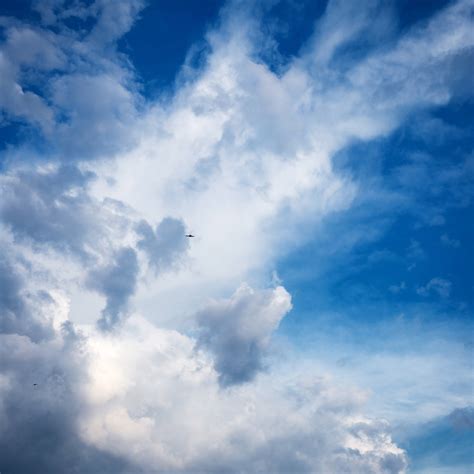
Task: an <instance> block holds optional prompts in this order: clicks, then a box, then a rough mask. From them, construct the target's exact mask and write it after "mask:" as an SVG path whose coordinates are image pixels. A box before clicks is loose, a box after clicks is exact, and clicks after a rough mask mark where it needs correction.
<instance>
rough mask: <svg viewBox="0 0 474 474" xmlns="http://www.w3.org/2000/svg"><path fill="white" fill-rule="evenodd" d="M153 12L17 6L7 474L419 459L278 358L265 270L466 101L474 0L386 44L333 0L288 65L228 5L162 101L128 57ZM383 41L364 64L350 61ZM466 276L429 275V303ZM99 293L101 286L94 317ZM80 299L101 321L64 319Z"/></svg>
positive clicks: (391, 468)
mask: <svg viewBox="0 0 474 474" xmlns="http://www.w3.org/2000/svg"><path fill="white" fill-rule="evenodd" d="M142 6H143V2H141V1H134V0H126V1H123V2H120V5H119V6H117V2H113V1H111V0H96V1H94V2H92V3H91V2H73V3H68V2H63V1H61V0H51V1H47V2H36V3H35V8H36V11H37V12H39V14H40V18H41V20H40V22H39V24H37V25H32V24H29V23H27V22H21V21H18V20H14V19H11V18H2V19H1V26H2V28H3V30H4V35H3V36H2V40H1V44H0V73H1V74H2V77H4V78H5V81H3V82H2V85H1V86H0V107H1V108H2V120H3V121H5V122H9V121H17V120H19V121H21V122H22V123H23V124H25V126H27V127H29V130H34V131H35V132H36V133H37V134H38V135H39V136H40V137H41V140H40V141H41V147H38V149H37V150H36V149H35V147H34V146H33V144H30V143H23V144H20V145H19V146H18V147H10V148H9V149H8V150H6V151H5V152H4V157H5V159H4V161H2V163H5V169H3V168H2V174H1V175H0V191H1V193H2V200H1V202H0V218H1V226H0V243H1V244H2V245H3V247H2V248H4V249H6V250H5V251H3V250H2V254H1V256H0V356H1V357H0V421H1V423H0V471H2V472H3V471H6V472H10V471H11V472H28V471H31V470H34V469H36V470H38V469H39V470H40V471H42V472H68V470H69V471H70V472H124V473H125V472H141V471H143V472H147V470H150V467H152V469H154V470H161V471H169V472H190V471H198V472H199V471H200V472H223V471H225V472H236V473H237V472H281V473H284V472H308V473H310V472H347V473H354V474H355V473H361V472H364V473H373V474H385V473H390V474H392V473H393V474H395V473H403V472H405V471H406V467H407V459H406V454H405V452H404V451H403V450H402V449H400V448H399V447H397V446H396V444H395V443H394V442H393V441H392V438H391V436H390V434H389V432H390V427H389V425H388V424H387V423H386V422H384V421H381V420H379V419H376V417H374V418H371V417H368V416H365V415H364V411H365V408H364V401H365V396H364V395H363V394H362V393H361V392H360V391H358V390H357V389H355V388H354V389H347V387H341V386H340V385H338V384H337V381H334V380H331V379H330V378H329V377H323V376H315V375H314V374H315V373H318V369H317V368H314V369H313V368H311V370H310V371H308V372H304V373H293V372H291V371H288V370H285V369H284V368H282V367H278V366H276V367H271V366H269V365H268V364H267V361H268V360H270V358H268V359H267V355H269V353H271V351H272V350H274V348H272V345H271V343H270V340H271V336H272V334H273V333H274V332H275V331H277V329H278V326H279V324H280V322H281V321H282V319H283V318H284V317H285V315H286V314H287V313H288V312H289V310H290V309H291V296H290V294H289V293H288V291H287V290H286V289H285V288H284V287H283V286H277V287H276V288H267V286H268V283H267V282H265V278H264V277H263V276H262V275H264V274H268V273H269V270H273V265H274V262H275V260H276V258H277V257H281V256H283V255H285V254H286V253H287V252H289V251H290V250H291V249H295V248H298V246H300V245H301V244H303V243H304V242H305V241H307V239H308V238H310V236H311V233H312V232H313V230H314V229H315V228H316V227H317V225H319V224H320V223H321V222H322V221H323V220H324V219H325V218H327V217H328V216H331V215H334V214H336V213H338V212H339V211H341V210H347V209H348V208H349V207H350V206H351V204H352V203H353V201H354V198H355V196H357V193H358V191H359V190H358V183H356V182H355V181H354V180H353V179H352V178H351V177H350V176H347V175H344V174H341V173H339V172H338V170H337V169H336V168H335V167H334V163H333V158H334V156H335V155H336V154H337V153H338V152H340V151H341V150H343V149H344V148H345V147H347V146H348V145H350V144H351V143H353V142H354V141H368V140H371V139H376V138H379V137H382V136H384V135H386V134H388V133H389V132H391V131H393V130H395V129H396V128H397V127H398V126H399V125H400V124H401V123H402V121H403V120H404V119H405V118H406V117H407V116H408V115H409V114H410V113H411V112H413V111H417V110H420V109H423V108H426V107H432V106H439V105H443V104H447V103H448V102H449V100H450V98H451V97H453V96H454V95H455V94H456V93H458V86H459V83H460V82H465V81H466V77H467V73H466V71H465V68H464V67H461V66H460V65H459V64H460V62H459V59H460V58H461V59H463V58H465V57H466V56H467V55H468V54H469V51H471V50H472V48H473V46H474V40H473V37H472V34H471V31H472V16H470V11H471V9H472V2H469V1H463V0H461V1H458V2H454V3H452V4H449V5H448V7H447V8H445V9H444V10H442V11H440V12H439V14H437V15H436V16H435V17H433V18H431V19H429V20H428V21H426V22H424V23H423V24H420V25H415V27H413V28H412V29H409V30H408V31H406V32H403V34H401V36H400V37H397V38H391V40H390V41H389V42H388V43H387V45H386V47H384V48H379V47H377V41H376V39H377V38H381V37H385V36H384V35H386V34H387V35H389V34H390V31H388V33H387V32H386V28H385V27H387V26H390V17H389V15H388V14H385V13H384V12H383V11H382V10H383V9H381V7H380V4H379V3H377V2H367V3H364V5H362V6H361V7H360V8H357V9H354V8H353V7H348V6H347V4H346V3H344V2H338V1H333V2H330V4H329V5H328V8H327V10H326V13H325V14H324V15H323V16H322V17H321V18H320V19H319V21H318V22H317V24H316V27H315V32H314V36H313V37H312V38H311V39H310V40H309V41H308V43H307V44H306V45H305V47H304V48H302V50H301V52H300V53H299V54H298V55H296V56H295V57H293V58H291V59H290V60H288V62H287V63H286V64H285V65H284V67H281V68H273V67H272V66H273V65H272V64H266V63H265V62H264V61H263V60H262V58H263V57H266V56H265V54H264V53H265V51H264V50H265V48H267V47H268V44H269V43H271V41H268V42H266V41H264V42H260V41H256V40H255V38H262V37H263V36H264V34H265V32H264V31H262V28H261V26H260V24H259V21H258V19H255V18H250V17H249V10H248V9H245V8H244V9H241V4H240V2H235V3H231V4H230V5H229V6H228V7H227V8H226V9H225V10H224V11H223V12H222V14H221V18H220V24H219V26H218V27H217V29H215V30H213V31H210V32H209V33H208V34H207V37H206V41H207V43H208V44H207V46H208V50H207V53H206V57H205V60H203V61H200V62H199V64H200V66H199V67H198V68H197V69H194V70H193V69H192V68H190V66H189V64H191V63H192V57H191V56H192V54H190V58H189V64H187V65H186V67H185V68H184V69H183V72H182V74H181V76H180V77H179V79H178V81H177V83H176V85H175V91H174V92H173V94H170V97H167V98H166V100H165V99H162V98H160V100H152V99H147V98H145V97H144V96H142V95H141V93H140V90H141V89H140V83H139V81H138V79H137V77H136V73H135V71H134V70H133V66H132V65H131V64H130V62H129V60H128V59H127V58H126V57H125V55H124V54H122V53H120V52H119V51H118V46H117V41H118V39H119V38H121V37H122V36H123V35H124V34H125V33H126V32H127V31H128V30H129V29H130V28H131V26H132V25H133V23H134V21H135V20H136V19H137V15H138V14H139V12H140V9H141V8H142ZM243 19H244V20H247V21H242V20H243ZM71 23H78V24H80V25H82V26H81V27H80V28H78V29H77V30H75V29H73V28H70V27H69V26H68V25H69V24H71ZM387 30H389V28H387ZM367 31H370V33H371V35H372V36H371V37H373V38H374V39H373V40H371V41H369V44H368V46H367V51H366V54H364V55H362V56H360V57H356V58H355V59H353V60H351V61H349V60H347V58H345V56H344V49H345V48H346V47H347V46H350V45H352V46H354V47H356V46H357V44H358V41H360V38H361V36H362V35H363V34H365V32H367ZM356 49H357V48H356ZM262 50H263V51H262ZM461 62H462V61H461ZM275 69H276V70H277V72H276V71H275ZM453 71H454V72H455V74H452V73H453ZM454 76H456V80H454V79H453V77H454ZM46 83H47V84H48V86H47V87H46V86H45V84H46ZM32 149H33V150H34V151H32ZM24 157H26V158H24ZM28 158H30V160H28ZM25 163H26V164H25ZM470 167H471V164H470V162H469V161H466V162H465V163H464V164H463V165H462V166H456V167H454V168H453V169H450V170H449V172H447V173H446V174H445V175H441V176H439V181H438V183H440V185H443V183H444V184H446V183H452V179H453V175H456V176H460V175H462V176H464V174H463V173H465V172H466V170H467V172H466V176H467V175H468V172H470V171H469V170H470V169H471V168H470ZM397 172H398V174H397V176H395V178H394V179H397V178H398V179H400V181H403V182H404V183H405V184H406V186H407V188H409V187H410V185H413V183H414V182H418V179H414V178H413V177H414V176H415V175H417V173H421V174H423V173H424V172H425V169H424V167H423V165H422V164H419V163H418V164H413V163H412V164H411V166H410V167H405V168H400V169H398V170H397ZM418 176H419V175H418ZM469 176H470V175H469ZM466 181H467V179H466ZM466 188H467V185H466ZM439 222H440V221H439ZM443 222H444V221H443ZM150 223H158V224H157V225H156V227H155V228H153V226H152V225H151V224H150ZM184 223H186V226H191V227H190V228H191V229H192V230H193V232H196V234H197V235H199V236H200V238H199V239H195V241H193V245H189V242H188V241H187V240H186V238H185V229H186V227H185V224H184ZM301 229H304V230H305V231H304V232H301ZM201 236H202V237H201ZM338 237H339V236H338ZM348 241H350V238H347V239H345V236H342V237H340V239H339V240H338V244H339V245H346V244H347V242H348ZM413 243H414V244H413V245H412V247H413V248H411V249H410V252H411V253H412V255H411V256H412V257H413V258H421V257H423V255H424V254H423V253H422V250H421V247H420V244H417V245H415V243H417V241H415V240H413ZM349 245H350V244H349ZM185 254H186V258H187V260H186V262H187V264H186V265H181V262H182V259H183V258H184V256H185ZM144 256H146V260H147V261H148V265H149V267H151V268H153V269H154V270H155V271H154V272H153V273H154V274H153V275H152V277H151V278H149V279H147V278H142V277H143V276H144V275H145V274H146V271H145V270H146V265H143V264H144ZM51 262H53V263H51ZM188 263H189V265H188ZM63 267H64V268H63ZM144 267H145V268H144ZM168 270H173V271H168ZM243 281H251V282H252V286H253V287H255V288H256V289H252V288H251V287H250V286H248V285H245V284H242V282H243ZM84 283H85V284H84ZM71 288H73V289H74V291H76V292H78V293H79V296H78V297H77V296H74V295H73V293H74V291H71ZM235 288H237V290H235ZM404 288H405V284H404V283H402V284H400V285H399V286H393V287H392V290H393V292H394V293H400V292H401V290H403V289H404ZM450 289H451V284H450V282H448V281H447V280H443V279H440V278H436V279H433V280H431V281H430V282H428V283H427V285H426V286H424V287H421V288H420V289H419V293H420V294H421V295H426V294H428V293H430V292H436V293H438V294H439V295H440V296H441V297H448V296H449V293H450ZM88 290H92V291H95V292H97V293H99V294H100V295H101V296H102V297H103V298H105V307H104V308H102V311H101V312H100V309H99V310H97V314H95V312H94V311H95V309H94V308H93V309H90V308H89V307H87V306H86V305H85V304H83V301H82V296H83V295H87V292H88ZM234 290H235V292H234ZM229 295H231V296H230V297H229ZM209 298H212V299H211V302H210V303H209ZM84 299H85V298H84ZM132 299H133V308H134V311H133V314H131V313H132V311H131V307H132ZM74 305H76V306H77V307H78V308H79V311H82V310H84V311H86V310H87V311H91V312H92V313H93V318H94V319H97V318H99V319H98V323H97V326H98V327H96V326H94V325H90V324H84V325H83V326H82V327H80V328H79V327H78V326H79V325H78V324H76V323H77V322H76V321H70V320H69V317H70V314H71V313H72V311H71V306H74ZM157 307H159V308H160V312H157V311H156V310H155V308H157ZM150 308H151V310H150ZM198 308H201V309H200V310H198ZM135 309H136V311H135ZM99 313H100V314H99ZM163 314H164V315H165V316H163ZM165 317H166V322H167V324H168V326H167V327H166V328H165V327H161V328H160V325H161V324H162V323H163V321H164V318H165ZM160 318H163V319H160ZM163 326H164V323H163ZM193 334H194V336H193ZM34 384H36V385H34ZM26 386H27V387H28V389H31V390H25V387H26ZM223 388H224V389H225V390H223ZM33 466H34V468H33Z"/></svg>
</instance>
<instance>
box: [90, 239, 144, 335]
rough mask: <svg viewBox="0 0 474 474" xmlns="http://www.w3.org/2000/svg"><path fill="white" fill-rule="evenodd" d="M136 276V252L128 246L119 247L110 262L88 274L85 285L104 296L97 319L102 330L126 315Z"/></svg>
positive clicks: (111, 326)
mask: <svg viewBox="0 0 474 474" xmlns="http://www.w3.org/2000/svg"><path fill="white" fill-rule="evenodd" d="M137 276H138V260H137V254H136V252H135V251H134V250H133V249H132V248H130V247H125V248H122V249H120V250H119V251H118V252H117V253H116V255H115V257H114V259H113V261H112V262H111V263H110V264H107V265H105V266H104V267H102V268H98V269H96V270H93V271H92V272H91V273H90V274H89V276H88V278H87V285H88V286H89V287H90V288H92V289H94V290H96V291H98V292H100V293H102V294H103V295H104V296H105V298H106V306H105V308H104V309H103V311H102V317H101V318H100V319H99V321H98V325H99V327H100V328H101V329H102V330H104V331H110V330H111V329H113V328H114V327H115V326H116V325H117V324H119V323H120V322H121V321H122V319H123V318H124V317H125V316H126V314H127V309H128V302H129V299H130V297H131V296H132V295H133V293H134V292H135V288H136V283H137Z"/></svg>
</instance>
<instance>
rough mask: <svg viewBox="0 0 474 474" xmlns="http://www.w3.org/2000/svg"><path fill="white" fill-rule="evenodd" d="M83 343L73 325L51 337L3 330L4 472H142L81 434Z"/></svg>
mask: <svg viewBox="0 0 474 474" xmlns="http://www.w3.org/2000/svg"><path fill="white" fill-rule="evenodd" d="M0 316H1V318H3V317H4V316H5V315H4V313H2V314H0ZM52 335H53V334H51V336H52ZM81 344H82V341H81V337H80V335H79V334H78V333H77V332H76V331H75V329H74V327H73V325H72V324H66V325H64V326H63V329H62V331H61V332H60V333H56V334H55V335H54V337H51V338H50V339H49V341H47V342H44V341H43V342H37V343H35V342H34V341H33V340H31V339H29V338H28V337H25V336H20V335H18V334H9V335H6V334H0V402H1V403H0V420H1V423H0V469H1V470H2V472H11V473H20V472H34V471H41V472H50V473H58V474H59V473H64V472H105V473H110V474H112V473H116V472H118V473H124V474H125V473H128V472H139V470H138V468H136V467H133V465H132V464H131V463H130V462H128V461H127V460H124V459H121V458H120V457H118V456H116V455H113V454H110V453H108V452H104V451H102V450H100V449H97V448H96V447H95V446H91V445H89V444H87V443H85V442H84V441H83V440H82V439H81V438H80V436H79V434H78V430H77V424H78V422H79V421H80V419H81V418H82V416H83V413H82V410H83V406H84V405H83V400H82V399H81V395H80V393H81V388H80V387H81V384H82V383H83V381H84V377H85V372H84V369H85V364H86V363H87V360H86V355H85V354H84V352H81Z"/></svg>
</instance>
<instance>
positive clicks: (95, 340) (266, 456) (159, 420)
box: [81, 316, 405, 473]
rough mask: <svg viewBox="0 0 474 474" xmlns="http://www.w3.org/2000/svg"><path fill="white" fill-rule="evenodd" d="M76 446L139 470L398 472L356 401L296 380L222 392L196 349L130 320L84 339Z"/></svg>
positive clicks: (378, 429) (318, 383)
mask: <svg viewBox="0 0 474 474" xmlns="http://www.w3.org/2000/svg"><path fill="white" fill-rule="evenodd" d="M88 345H89V347H90V351H91V352H90V355H91V358H90V360H91V365H90V367H89V376H90V379H89V380H90V383H89V384H87V385H86V386H85V387H84V389H85V396H86V399H87V400H88V406H89V408H88V410H87V415H86V416H85V418H84V419H83V420H82V422H81V426H82V430H81V432H82V436H83V438H84V440H86V441H87V442H89V443H93V444H94V445H95V446H98V447H100V448H101V449H106V450H107V451H110V452H112V453H115V454H117V455H120V456H124V457H126V458H130V459H131V460H133V461H134V462H136V463H138V464H139V465H142V466H145V467H149V466H155V467H156V468H158V469H167V470H170V471H174V470H178V471H184V472H189V471H203V472H221V471H226V472H227V471H230V472H234V471H235V472H241V471H245V472H254V471H259V470H263V471H265V472H342V471H344V472H353V473H356V472H368V473H371V472H373V473H382V472H401V471H403V468H404V466H405V458H404V454H403V452H402V451H401V450H399V449H398V448H396V447H395V446H394V444H393V443H392V441H391V440H390V437H389V436H388V435H387V432H386V430H387V425H386V424H385V423H383V422H377V421H373V420H369V419H366V418H364V417H362V416H361V415H360V413H359V410H360V408H359V407H360V404H361V403H362V401H363V399H364V397H363V396H362V394H358V393H357V392H352V394H351V395H350V396H349V395H348V394H347V392H346V391H340V390H338V389H337V388H335V387H333V386H331V384H330V383H328V381H326V380H324V379H321V378H318V377H316V378H314V377H312V376H309V375H308V376H301V377H300V376H298V375H295V374H275V373H273V374H264V375H261V376H260V377H259V379H258V380H257V381H256V382H254V383H252V384H250V385H244V386H242V387H238V388H233V389H230V390H229V389H228V390H225V391H222V389H220V388H219V384H218V381H217V378H218V377H217V376H218V374H217V373H216V372H215V371H214V369H213V367H212V361H211V360H210V359H209V358H208V357H207V356H206V354H205V353H201V352H198V353H196V352H195V350H194V341H193V340H192V339H190V338H188V337H186V336H183V335H181V334H179V333H177V332H175V331H169V330H161V329H158V328H156V327H155V326H152V325H150V323H148V322H147V321H146V320H144V319H143V318H140V317H138V316H135V317H133V318H131V319H129V320H128V321H127V322H126V323H125V326H124V328H123V332H122V333H120V335H116V336H114V337H110V336H100V335H98V334H90V336H89V342H88Z"/></svg>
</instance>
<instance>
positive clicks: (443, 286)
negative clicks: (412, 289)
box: [416, 277, 452, 298]
mask: <svg viewBox="0 0 474 474" xmlns="http://www.w3.org/2000/svg"><path fill="white" fill-rule="evenodd" d="M451 287H452V283H451V282H450V281H449V280H446V279H444V278H439V277H436V278H432V279H431V280H430V281H429V282H428V283H427V284H426V285H424V286H420V287H419V288H417V290H416V292H417V293H418V294H419V295H420V296H429V295H430V293H433V292H434V293H436V294H437V295H438V296H440V297H441V298H448V297H449V295H450V294H451Z"/></svg>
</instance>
